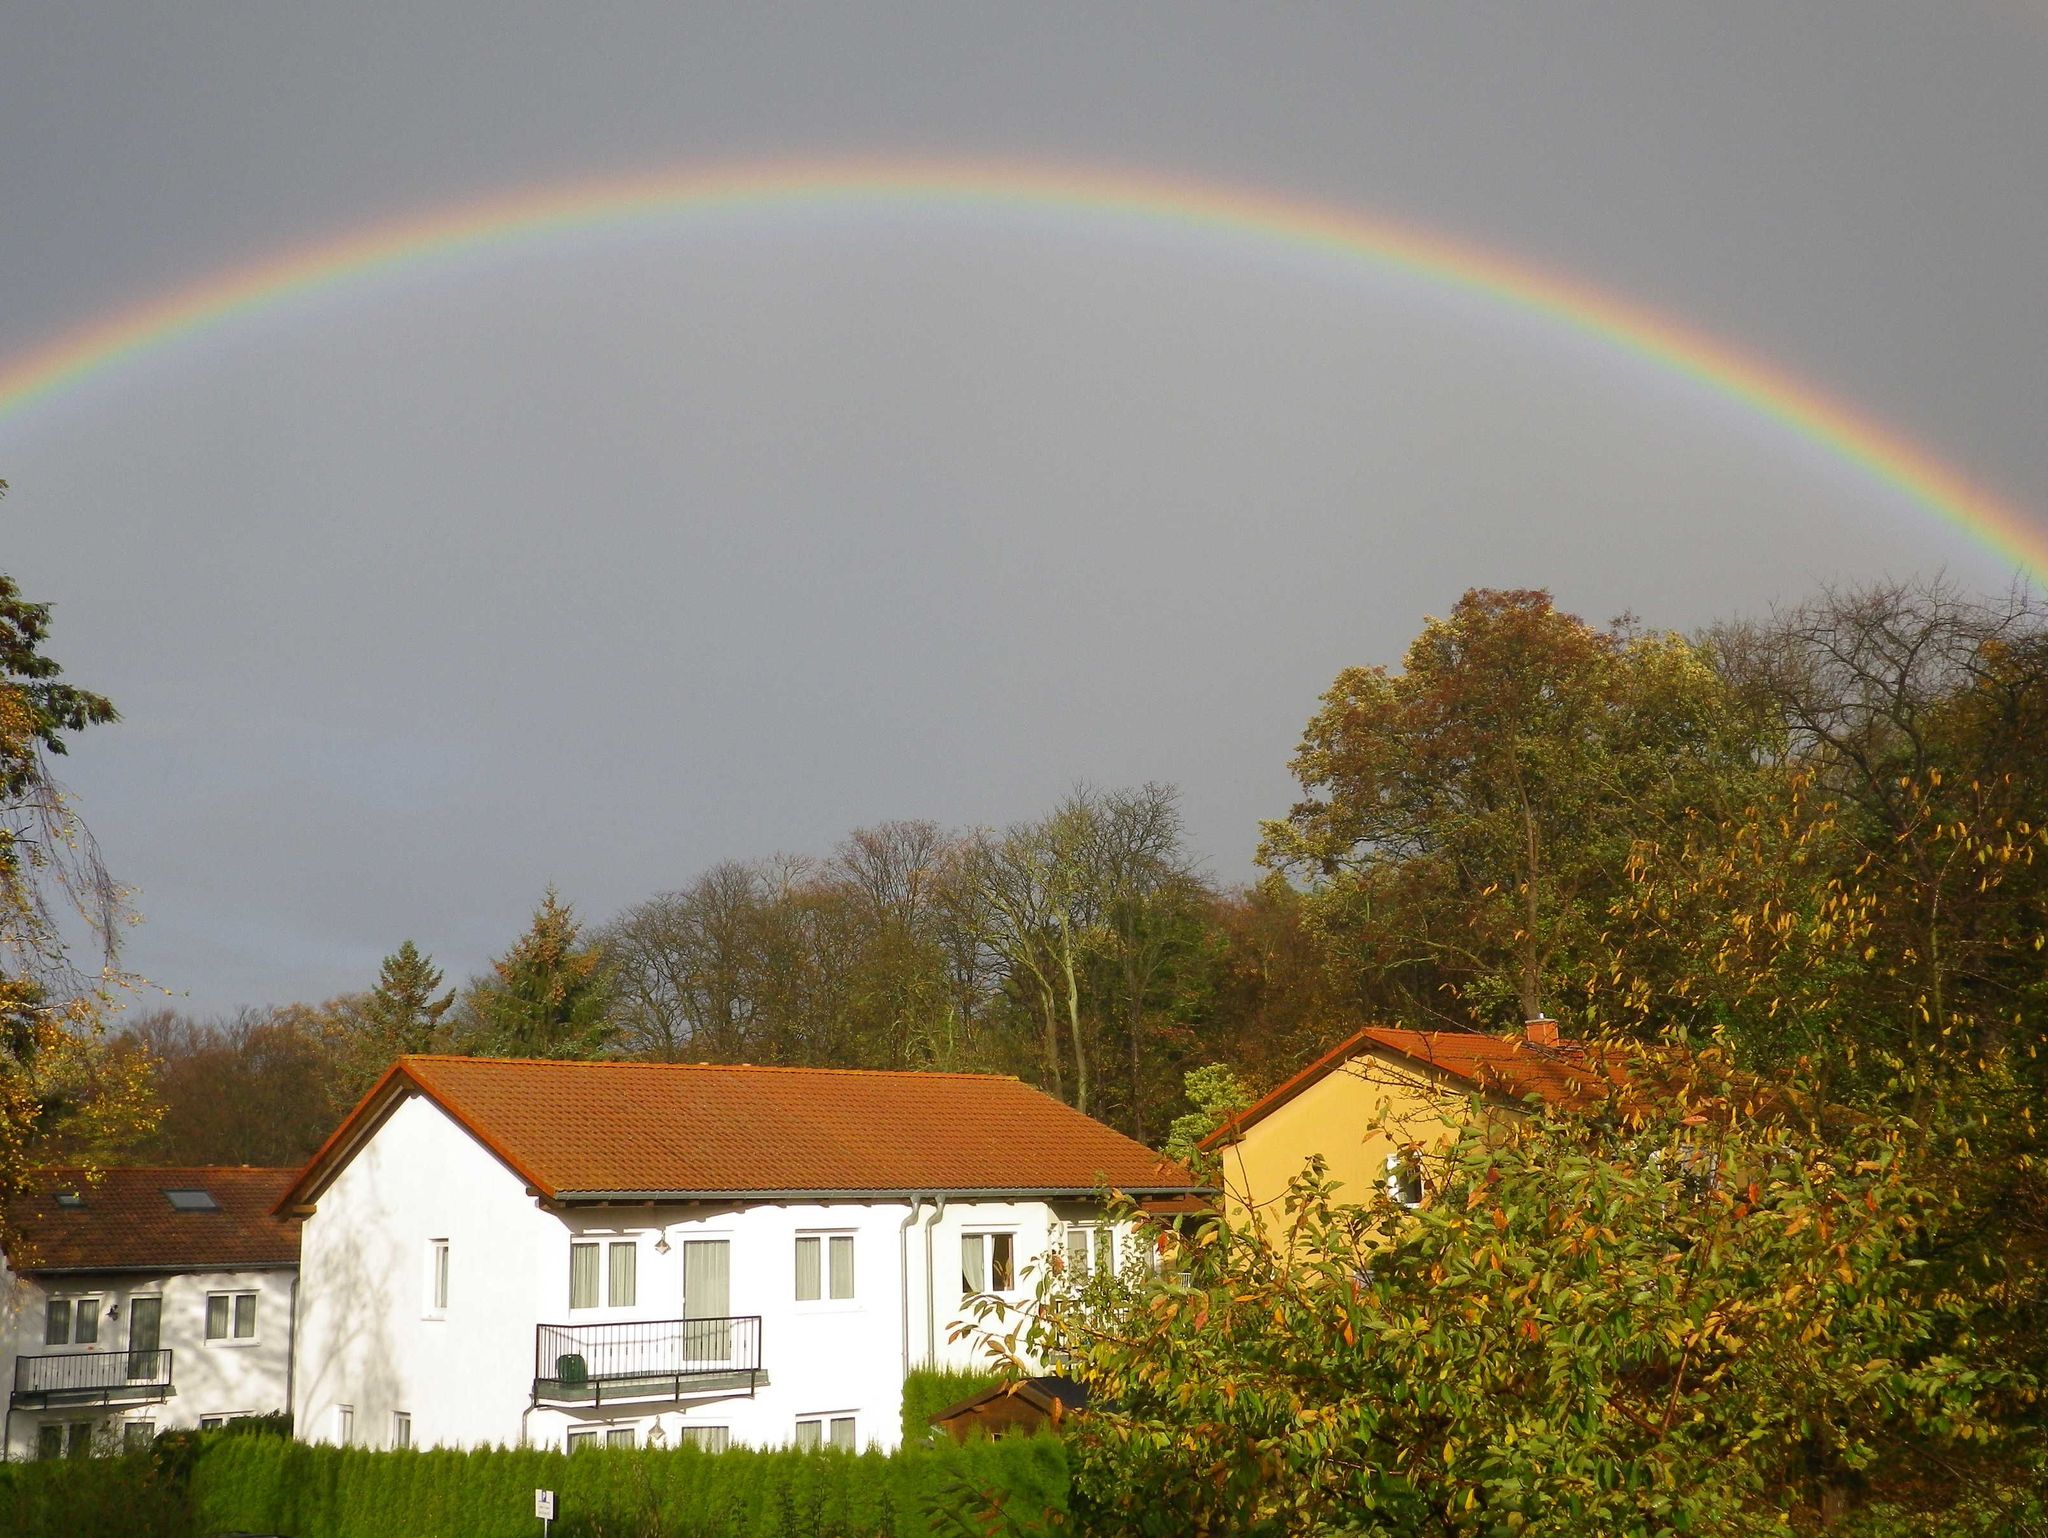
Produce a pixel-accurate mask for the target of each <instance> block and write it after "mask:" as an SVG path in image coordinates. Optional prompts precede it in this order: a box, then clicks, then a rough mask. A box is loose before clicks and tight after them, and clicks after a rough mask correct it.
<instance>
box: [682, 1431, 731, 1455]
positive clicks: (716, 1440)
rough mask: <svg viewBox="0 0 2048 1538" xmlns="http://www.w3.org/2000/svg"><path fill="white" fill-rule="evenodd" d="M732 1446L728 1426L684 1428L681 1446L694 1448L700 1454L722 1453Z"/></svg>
mask: <svg viewBox="0 0 2048 1538" xmlns="http://www.w3.org/2000/svg"><path fill="white" fill-rule="evenodd" d="M731 1445H732V1428H731V1427H729V1426H685V1427H684V1428H683V1446H685V1447H694V1448H696V1449H698V1450H699V1451H700V1452H707V1453H722V1452H724V1451H725V1450H726V1448H728V1447H730V1446H731Z"/></svg>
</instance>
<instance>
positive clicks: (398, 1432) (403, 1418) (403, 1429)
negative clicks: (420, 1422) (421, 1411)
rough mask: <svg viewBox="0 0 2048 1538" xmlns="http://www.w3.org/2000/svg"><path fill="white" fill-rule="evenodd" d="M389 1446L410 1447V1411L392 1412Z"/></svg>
mask: <svg viewBox="0 0 2048 1538" xmlns="http://www.w3.org/2000/svg"><path fill="white" fill-rule="evenodd" d="M391 1445H392V1446H393V1447H410V1446H412V1414H411V1412H410V1411H407V1410H393V1411H392V1412H391Z"/></svg>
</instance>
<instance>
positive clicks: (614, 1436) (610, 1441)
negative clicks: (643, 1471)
mask: <svg viewBox="0 0 2048 1538" xmlns="http://www.w3.org/2000/svg"><path fill="white" fill-rule="evenodd" d="M604 1445H605V1446H606V1447H631V1446H632V1445H633V1428H632V1427H631V1426H614V1427H612V1428H611V1429H610V1430H609V1431H607V1432H606V1433H605V1434H604Z"/></svg>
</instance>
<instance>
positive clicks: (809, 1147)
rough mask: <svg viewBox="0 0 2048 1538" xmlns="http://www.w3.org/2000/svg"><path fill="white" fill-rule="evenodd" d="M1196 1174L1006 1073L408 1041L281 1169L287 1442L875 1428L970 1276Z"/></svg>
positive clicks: (792, 1434) (852, 1433)
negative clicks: (292, 1325) (288, 1180)
mask: <svg viewBox="0 0 2048 1538" xmlns="http://www.w3.org/2000/svg"><path fill="white" fill-rule="evenodd" d="M1105 1187H1114V1188H1116V1189H1118V1190H1120V1191H1123V1192H1125V1193H1127V1194H1130V1195H1132V1196H1134V1197H1140V1198H1144V1197H1154V1198H1171V1197H1181V1198H1185V1197H1187V1196H1188V1195H1190V1194H1191V1193H1195V1192H1197V1191H1199V1189H1200V1188H1199V1187H1198V1185H1197V1183H1196V1182H1195V1180H1194V1178H1193V1177H1192V1176H1191V1175H1190V1174H1189V1173H1188V1172H1187V1171H1186V1170H1185V1169H1182V1168H1181V1167H1179V1166H1178V1165H1174V1164H1172V1163H1169V1162H1168V1161H1165V1160H1163V1159H1161V1158H1160V1157H1159V1156H1158V1155H1157V1154H1155V1153H1153V1152H1152V1151H1151V1150H1149V1149H1147V1148H1145V1147H1143V1146H1142V1145H1140V1144H1138V1143H1135V1142H1133V1141H1132V1140H1131V1139H1129V1138H1126V1137H1124V1136H1123V1135H1121V1134H1120V1133H1117V1132H1114V1131H1112V1130H1110V1129H1109V1128H1108V1127H1105V1126H1103V1125H1102V1124H1101V1123H1100V1122H1096V1121H1094V1120H1091V1119H1090V1118H1088V1117H1086V1116H1083V1115H1081V1114H1080V1113H1079V1112H1077V1111H1074V1110H1073V1109H1071V1108H1070V1107H1068V1106H1065V1105H1062V1104H1060V1103H1059V1102H1058V1101H1056V1100H1053V1099H1051V1098H1050V1097H1049V1096H1046V1095H1043V1094H1041V1093H1039V1092H1038V1091H1037V1090H1034V1089H1031V1088H1029V1087H1028V1086H1026V1085H1024V1084H1022V1083H1020V1082H1018V1081H1017V1080H1015V1079H1008V1078H998V1077H993V1076H988V1075H978V1074H948V1073H878V1072H853V1071H842V1070H832V1069H809V1068H755V1067H740V1066H727V1065H712V1064H654V1063H563V1062H534V1061H507V1060H492V1059H482V1058H447V1057H407V1058H402V1059H400V1060H399V1061H398V1062H397V1063H396V1064H395V1065H394V1066H393V1067H392V1068H391V1069H390V1070H389V1071H388V1072H387V1073H386V1074H385V1076H384V1078H383V1079H382V1081H380V1082H379V1083H378V1085H377V1086H376V1087H375V1088H374V1089H373V1090H371V1092H370V1093H369V1094H368V1095H367V1096H366V1097H365V1098H364V1100H363V1102H362V1103H361V1104H360V1105H358V1106H357V1107H356V1109H355V1110H354V1111H353V1112H351V1113H350V1115H349V1117H348V1119H347V1120H346V1121H345V1122H344V1123H343V1124H342V1126H341V1127H340V1129H339V1130H337V1131H336V1133H335V1134H334V1136H333V1137H332V1138H330V1139H329V1140H328V1143H327V1145H326V1146H325V1147H324V1148H322V1149H321V1151H320V1152H319V1153H318V1154H316V1155H315V1156H314V1158H313V1160H312V1162H311V1163H310V1164H309V1165H307V1167H306V1169H305V1170H304V1171H302V1172H301V1174H300V1176H299V1179H298V1181H297V1182H296V1183H295V1184H294V1186H293V1188H292V1189H291V1191H290V1192H288V1193H287V1194H286V1196H285V1197H284V1199H283V1201H282V1202H281V1203H280V1210H282V1211H287V1212H290V1213H292V1214H294V1215H296V1216H299V1217H301V1218H302V1219H303V1220H304V1245H303V1261H302V1272H301V1277H302V1281H301V1287H300V1296H299V1323H298V1329H299V1354H298V1365H297V1370H296V1377H295V1382H294V1388H293V1396H292V1409H293V1412H294V1414H295V1416H296V1418H297V1419H296V1426H297V1434H298V1435H299V1436H300V1437H302V1438H305V1439H308V1440H315V1441H329V1442H353V1443H357V1444H360V1445H364V1446H370V1447H390V1446H404V1445H417V1446H428V1445H437V1444H438V1445H445V1446H454V1447H467V1446H476V1445H479V1444H486V1443H502V1444H508V1445H510V1444H525V1445H533V1446H541V1447H566V1448H570V1449H574V1448H576V1447H579V1446H588V1445H592V1444H594V1443H596V1442H597V1441H599V1440H602V1441H605V1442H608V1443H612V1444H620V1443H630V1442H636V1441H654V1442H657V1443H666V1444H668V1445H671V1446H673V1445H675V1444H677V1443H680V1442H685V1441H688V1442H693V1443H696V1444H698V1445H702V1446H707V1447H713V1448H719V1447H724V1446H727V1445H729V1444H747V1445H755V1446H775V1445H781V1444H788V1443H794V1444H797V1445H812V1444H828V1445H830V1444H837V1445H841V1446H867V1445H870V1444H872V1445H876V1446H880V1447H885V1448H886V1447H891V1446H894V1445H895V1444H896V1442H897V1441H898V1440H899V1437H900V1427H899V1415H900V1406H901V1400H902V1385H903V1378H904V1374H905V1372H906V1371H907V1370H908V1369H909V1368H911V1367H913V1366H916V1365H921V1364H924V1363H927V1362H936V1363H941V1364H961V1365H965V1364H968V1363H970V1362H972V1361H973V1360H975V1358H973V1357H972V1356H971V1355H970V1348H969V1347H968V1346H966V1345H954V1344H950V1343H949V1341H948V1331H949V1328H950V1327H951V1325H952V1324H953V1323H954V1321H955V1320H956V1318H958V1317H959V1316H960V1315H961V1314H962V1311H963V1310H962V1305H963V1299H964V1298H965V1297H966V1296H967V1295H970V1294H974V1293H981V1292H994V1293H996V1294H998V1295H1005V1296H1008V1297H1011V1298H1014V1299H1017V1300H1019V1301H1021V1300H1023V1299H1024V1298H1025V1297H1026V1296H1028V1293H1029V1290H1030V1288H1031V1286H1032V1277H1031V1275H1030V1274H1029V1271H1030V1267H1031V1265H1032V1263H1033V1262H1034V1261H1036V1260H1038V1259H1040V1258H1041V1257H1043V1256H1045V1255H1047V1254H1048V1253H1050V1252H1052V1251H1058V1252H1059V1253H1061V1254H1062V1255H1071V1256H1073V1257H1074V1259H1075V1260H1076V1261H1081V1262H1085V1263H1087V1264H1090V1265H1093V1264H1097V1263H1102V1264H1108V1263H1111V1262H1112V1260H1113V1258H1114V1256H1115V1255H1116V1253H1117V1244H1118V1241H1119V1238H1120V1237H1122V1236H1118V1235H1116V1234H1113V1233H1112V1232H1111V1231H1110V1229H1109V1227H1108V1226H1107V1225H1105V1224H1104V1223H1103V1222H1102V1221H1101V1208H1100V1205H1099V1200H1098V1193H1099V1192H1100V1191H1101V1190H1102V1189H1104V1188H1105Z"/></svg>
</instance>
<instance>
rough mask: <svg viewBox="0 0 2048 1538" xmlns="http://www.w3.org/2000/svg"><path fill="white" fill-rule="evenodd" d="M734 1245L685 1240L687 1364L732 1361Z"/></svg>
mask: <svg viewBox="0 0 2048 1538" xmlns="http://www.w3.org/2000/svg"><path fill="white" fill-rule="evenodd" d="M731 1315H732V1243H731V1241H730V1240H726V1239H685V1240H684V1241H683V1364H684V1366H685V1367H690V1368H696V1369H700V1370H701V1369H704V1368H711V1367H720V1366H724V1365H725V1364H727V1363H729V1362H731V1361H732V1318H731Z"/></svg>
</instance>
